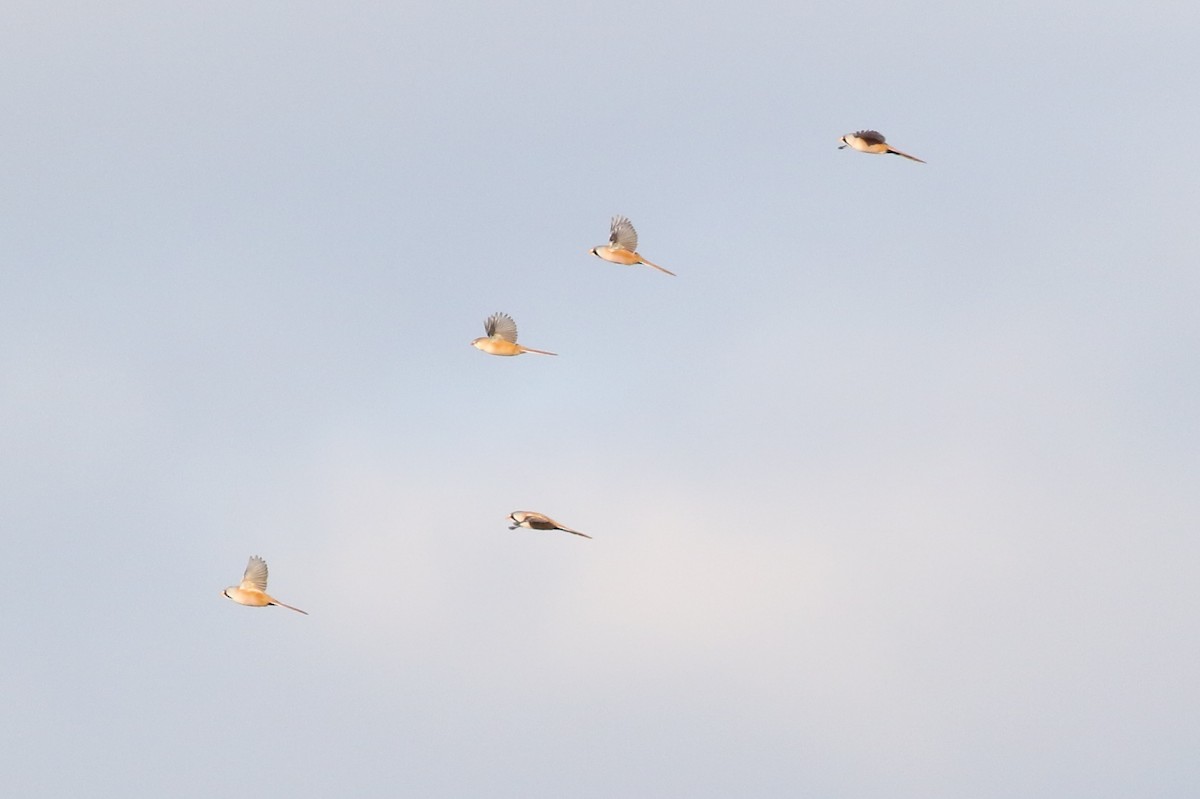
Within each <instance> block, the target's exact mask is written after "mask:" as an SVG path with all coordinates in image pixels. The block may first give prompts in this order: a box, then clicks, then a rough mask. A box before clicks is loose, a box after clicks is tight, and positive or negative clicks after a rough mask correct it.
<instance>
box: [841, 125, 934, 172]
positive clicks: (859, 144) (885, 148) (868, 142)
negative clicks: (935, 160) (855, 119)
mask: <svg viewBox="0 0 1200 799" xmlns="http://www.w3.org/2000/svg"><path fill="white" fill-rule="evenodd" d="M841 142H842V143H841V144H840V145H839V146H838V149H839V150H844V149H846V148H847V147H850V148H852V149H854V150H858V151H859V152H860V153H879V154H882V153H891V154H892V155H900V156H903V157H905V158H907V159H908V160H910V161H916V162H917V163H919V164H923V163H925V162H924V161H922V160H921V159H920V158H917V157H916V156H915V155H909V154H908V153H902V152H900V151H899V150H896V149H893V148H892V146H891V145H889V144H888V143H887V140H886V139H885V138H884V137H883V134H882V133H880V132H879V131H877V130H860V131H858V132H856V133H847V134H846V135H845V136H843V137H842V138H841Z"/></svg>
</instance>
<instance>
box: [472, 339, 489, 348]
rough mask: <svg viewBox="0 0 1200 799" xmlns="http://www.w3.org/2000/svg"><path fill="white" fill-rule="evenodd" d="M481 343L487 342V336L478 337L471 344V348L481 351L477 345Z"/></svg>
mask: <svg viewBox="0 0 1200 799" xmlns="http://www.w3.org/2000/svg"><path fill="white" fill-rule="evenodd" d="M481 341H487V336H480V337H479V338H477V339H475V340H474V341H472V342H471V346H472V347H474V348H475V349H477V350H481V349H483V347H481V346H479V343H480V342H481Z"/></svg>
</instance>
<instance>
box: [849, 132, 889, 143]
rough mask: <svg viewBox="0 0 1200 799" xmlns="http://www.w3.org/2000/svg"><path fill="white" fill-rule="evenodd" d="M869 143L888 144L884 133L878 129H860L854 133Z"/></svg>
mask: <svg viewBox="0 0 1200 799" xmlns="http://www.w3.org/2000/svg"><path fill="white" fill-rule="evenodd" d="M854 135H855V136H857V137H858V138H860V139H862V140H863V141H865V142H866V143H867V144H886V140H885V139H884V138H883V134H882V133H880V132H879V131H877V130H860V131H858V132H857V133H855V134H854Z"/></svg>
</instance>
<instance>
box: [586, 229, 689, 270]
mask: <svg viewBox="0 0 1200 799" xmlns="http://www.w3.org/2000/svg"><path fill="white" fill-rule="evenodd" d="M637 245H638V235H637V231H636V230H634V229H633V223H632V222H630V221H629V220H628V219H626V218H625V217H623V216H614V217H613V218H612V223H611V224H610V225H609V233H608V244H601V245H599V246H596V247H593V248H592V249H590V250H588V252H590V253H591V254H592V255H594V256H596V257H597V258H602V259H604V260H605V261H608V262H609V263H612V264H622V265H624V266H636V265H637V264H645V265H646V266H652V267H654V268H655V269H657V270H658V271H660V272H666V273H667V274H668V275H671V276H672V277H674V276H675V273H674V272H672V271H670V270H668V269H663V268H662V267H661V266H659V265H658V264H652V263H650V262H649V261H647V260H646V259H645V258H643V257H642V256H641V255H640V254H639V253H638V251H637Z"/></svg>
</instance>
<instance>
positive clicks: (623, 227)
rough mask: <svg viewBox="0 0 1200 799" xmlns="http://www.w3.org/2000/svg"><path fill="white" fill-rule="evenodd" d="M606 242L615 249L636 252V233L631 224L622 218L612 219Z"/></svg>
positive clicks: (615, 217)
mask: <svg viewBox="0 0 1200 799" xmlns="http://www.w3.org/2000/svg"><path fill="white" fill-rule="evenodd" d="M608 240H609V241H610V242H611V243H612V246H613V247H616V248H617V249H621V250H629V251H630V252H637V231H636V230H634V229H633V223H632V222H630V221H629V220H628V219H626V218H625V217H623V216H614V217H613V218H612V224H611V225H610V226H609V234H608Z"/></svg>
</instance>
